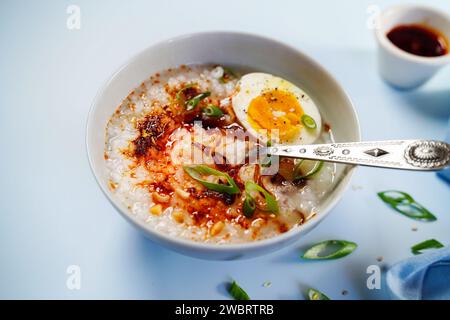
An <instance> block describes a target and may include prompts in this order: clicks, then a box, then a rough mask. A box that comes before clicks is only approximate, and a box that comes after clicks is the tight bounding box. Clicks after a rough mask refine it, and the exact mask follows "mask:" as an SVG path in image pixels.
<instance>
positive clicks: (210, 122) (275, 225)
mask: <svg viewBox="0 0 450 320" xmlns="http://www.w3.org/2000/svg"><path fill="white" fill-rule="evenodd" d="M280 79H281V78H277V77H274V76H271V75H268V74H263V73H251V74H246V75H244V76H242V77H240V76H239V75H237V74H235V72H233V71H231V70H229V69H227V68H225V67H222V66H213V65H194V66H180V67H177V68H173V69H168V70H165V71H163V72H161V73H156V74H154V75H152V76H151V77H150V78H149V79H147V80H146V81H144V82H143V83H142V84H141V85H140V86H139V87H137V88H136V89H135V90H133V91H132V92H131V93H130V94H129V95H128V97H126V99H125V100H123V102H122V103H121V105H120V106H119V107H118V108H117V110H116V111H115V113H114V114H113V115H112V116H111V118H110V120H109V122H108V125H107V128H106V143H105V162H106V169H107V175H108V179H109V188H110V189H111V191H112V193H113V194H114V196H115V197H117V198H118V199H119V201H120V202H122V203H123V204H124V205H125V206H126V207H127V208H128V211H129V214H130V215H131V216H133V218H134V219H140V220H142V221H145V222H146V223H147V224H148V227H149V228H151V229H154V230H156V231H158V232H160V233H163V234H166V235H169V236H172V237H178V238H184V239H191V240H193V241H198V242H210V243H239V242H251V241H256V240H260V239H265V238H270V237H274V236H276V235H279V234H281V233H284V232H286V231H288V230H290V229H291V228H295V227H298V226H300V225H301V224H303V223H304V222H305V221H307V220H308V219H311V218H313V217H314V215H315V214H317V206H318V203H319V202H320V201H321V199H322V198H323V197H324V196H325V195H326V193H327V192H328V191H329V190H330V188H332V185H333V183H334V181H333V179H334V172H335V166H334V165H333V164H329V163H319V162H314V161H309V160H305V161H300V160H293V159H290V158H280V159H271V158H270V157H266V158H265V159H259V160H258V161H256V162H253V163H252V162H250V161H248V160H249V153H251V152H249V151H250V150H253V149H255V148H257V147H260V146H261V145H264V144H269V143H273V142H276V143H292V144H294V143H296V144H298V143H310V142H311V141H315V142H319V143H325V142H330V141H331V129H330V127H329V126H328V125H327V124H326V123H325V122H324V121H322V119H321V118H320V113H319V112H318V110H317V108H316V107H315V105H314V101H313V100H312V99H311V98H309V97H308V96H307V94H306V93H304V92H303V91H301V89H299V88H297V87H295V86H293V85H292V84H291V83H289V82H287V81H285V80H283V79H281V80H280ZM265 129H267V130H269V131H270V130H273V132H275V131H276V132H278V136H275V134H272V135H271V134H270V133H269V134H266V133H265V136H264V139H249V138H248V136H249V135H250V136H252V137H254V136H257V135H258V137H259V138H261V135H260V133H261V132H264V130H265ZM274 163H276V169H277V170H276V171H275V172H272V173H270V171H268V168H270V167H273V166H274ZM267 172H269V173H267Z"/></svg>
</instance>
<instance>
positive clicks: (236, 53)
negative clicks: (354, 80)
mask: <svg viewBox="0 0 450 320" xmlns="http://www.w3.org/2000/svg"><path fill="white" fill-rule="evenodd" d="M193 63H214V64H221V65H226V66H231V67H232V66H241V67H242V66H245V68H247V69H253V70H260V71H264V72H269V73H272V74H275V75H278V76H281V77H283V78H286V79H288V80H290V81H292V82H293V83H295V84H297V85H298V86H299V87H301V88H303V89H304V90H305V91H306V92H307V93H308V94H309V95H310V96H311V97H312V98H313V99H314V100H315V102H316V103H317V105H318V107H319V108H320V111H321V113H322V116H323V118H324V119H325V120H326V121H327V122H328V123H329V124H330V125H331V127H332V129H333V131H334V135H335V138H336V141H359V140H360V131H359V123H358V119H357V116H356V112H355V110H354V108H353V105H352V103H351V101H350V99H349V97H348V96H347V95H346V93H345V92H344V90H342V88H341V87H340V85H339V84H338V83H337V82H336V80H335V79H334V78H333V77H332V76H331V75H330V74H329V73H328V72H327V71H325V70H324V69H323V68H322V67H321V66H320V65H318V64H317V63H316V62H314V61H313V60H312V59H311V58H309V57H308V56H306V55H305V54H303V53H301V52H300V51H298V50H297V49H295V48H292V47H289V46H287V45H285V44H282V43H280V42H277V41H274V40H271V39H267V38H264V37H260V36H256V35H250V34H244V33H234V32H207V33H196V34H191V35H185V36H181V37H178V38H175V39H170V40H167V41H164V42H161V43H159V44H155V45H152V46H150V47H149V48H147V49H145V50H144V51H143V52H141V53H139V54H138V55H137V56H135V57H133V58H131V59H130V60H129V61H128V62H127V63H126V64H125V65H124V66H122V67H121V68H120V69H119V71H117V72H116V73H115V74H114V75H113V76H112V77H111V78H110V79H109V80H108V82H107V83H106V84H105V86H104V87H103V88H102V89H101V90H100V91H99V93H98V94H97V96H96V98H95V100H94V102H93V105H92V108H91V111H90V113H89V117H88V123H87V136H86V143H87V152H88V158H89V162H90V165H91V168H92V171H93V173H94V175H95V178H96V179H97V182H98V184H99V185H100V187H101V189H102V191H103V192H104V194H105V195H106V196H107V198H108V199H109V200H110V201H111V203H112V204H113V205H114V207H115V208H116V209H117V211H118V212H119V213H120V214H121V215H122V216H123V217H124V218H125V219H126V220H128V221H129V222H130V223H131V224H132V225H134V226H135V227H137V228H138V229H139V230H141V231H143V233H144V234H145V235H146V236H148V237H149V238H150V239H152V240H153V241H155V242H157V243H159V244H162V245H164V246H166V247H168V248H171V249H173V250H175V251H178V252H180V253H183V254H186V255H190V256H195V257H200V258H205V259H221V260H231V259H238V258H249V257H252V256H257V255H262V254H266V253H269V252H271V251H274V250H276V249H279V248H282V247H284V246H286V245H287V244H289V243H292V242H293V241H295V240H297V239H299V238H300V237H301V236H302V235H304V234H306V233H307V232H308V231H310V230H312V229H313V228H314V227H316V226H317V225H318V224H319V222H320V221H322V220H323V219H324V218H325V217H326V216H327V215H328V213H329V211H330V209H331V208H332V207H334V206H335V204H336V203H337V201H338V200H339V199H340V198H341V197H342V195H343V193H344V190H345V189H346V187H347V185H348V184H349V181H350V177H351V175H352V172H353V170H354V168H353V167H349V166H339V167H338V170H337V173H336V181H337V184H336V186H335V188H334V189H333V190H332V191H331V192H330V194H329V196H328V197H326V198H325V199H324V200H323V202H322V203H321V205H320V206H319V208H318V211H319V213H318V215H317V216H316V217H314V218H313V219H311V220H310V221H308V222H306V223H305V224H304V225H302V226H300V227H298V228H294V229H292V230H290V231H288V232H286V233H284V234H281V235H279V236H276V237H273V238H270V239H267V240H262V241H257V242H251V243H243V244H224V245H218V244H206V243H199V242H193V241H189V240H184V239H180V238H173V237H169V236H167V235H165V234H162V233H159V232H156V231H154V230H153V229H152V228H150V227H149V226H148V225H147V224H146V223H145V222H143V221H141V220H138V219H136V218H134V217H133V216H132V215H130V213H129V210H128V209H127V208H126V207H125V206H124V205H123V204H122V203H121V202H120V201H118V199H116V197H115V196H114V194H113V193H112V192H111V191H110V189H109V188H108V180H107V175H106V168H105V160H104V156H103V155H104V148H105V128H106V124H107V122H108V119H109V118H110V117H111V115H112V113H113V112H114V110H115V109H116V108H117V107H118V106H119V104H120V103H121V101H122V99H124V98H125V97H126V96H127V95H128V93H129V92H130V91H131V90H132V89H133V88H135V87H137V86H138V85H139V84H140V83H142V81H143V80H145V79H147V78H148V77H149V76H150V75H151V74H153V73H155V72H157V71H161V70H164V69H167V68H169V67H175V66H179V65H181V64H193Z"/></svg>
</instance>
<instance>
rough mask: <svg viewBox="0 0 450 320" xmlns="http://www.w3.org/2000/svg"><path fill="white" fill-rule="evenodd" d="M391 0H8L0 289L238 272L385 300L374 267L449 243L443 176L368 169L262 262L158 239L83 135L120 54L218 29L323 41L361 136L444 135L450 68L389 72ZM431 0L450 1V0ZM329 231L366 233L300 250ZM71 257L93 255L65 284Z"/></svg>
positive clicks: (248, 283)
mask: <svg viewBox="0 0 450 320" xmlns="http://www.w3.org/2000/svg"><path fill="white" fill-rule="evenodd" d="M417 2H422V3H427V2H429V1H417ZM392 3H394V2H393V1H361V0H358V1H356V0H355V1H349V0H346V1H317V0H316V1H241V0H239V1H238V0H228V1H216V2H213V1H207V0H205V1H203V0H202V1H191V2H189V4H187V3H186V2H185V1H127V2H125V1H118V0H116V1H76V0H73V1H4V0H2V1H1V2H0V48H1V50H0V70H1V73H0V137H1V138H0V139H1V140H0V141H1V144H0V147H1V149H0V150H1V151H0V152H1V157H0V163H1V168H2V174H1V179H0V194H1V201H0V298H74V299H82V298H125V299H128V298H134V299H159V298H166V299H171V298H175V299H182V298H190V299H196V298H202V299H210V298H218V299H222V298H228V296H227V294H226V291H225V289H224V288H225V287H224V283H225V282H227V281H229V280H230V279H236V280H237V281H238V282H239V283H240V284H241V286H242V287H244V288H245V289H246V290H247V292H248V293H249V295H250V296H251V297H252V298H255V299H257V298H260V299H303V291H304V290H305V289H306V288H308V287H310V286H312V287H315V288H317V289H320V290H322V291H323V292H325V293H326V294H327V295H328V296H330V297H331V298H333V299H342V298H345V299H347V298H349V299H380V298H381V299H383V298H388V297H389V295H388V294H387V291H386V288H385V285H384V283H383V285H382V288H381V289H380V290H369V289H367V286H366V279H367V276H368V275H367V274H366V269H367V267H368V266H369V265H372V264H377V265H380V266H381V267H383V268H385V267H387V266H389V265H391V264H392V263H395V262H396V261H399V260H401V259H403V258H406V257H409V256H411V253H410V247H411V246H412V245H413V244H416V243H417V242H421V241H423V240H426V239H429V238H436V239H438V240H439V241H441V242H442V243H444V244H450V233H449V232H448V230H449V227H450V212H449V197H450V188H449V186H448V185H447V184H446V183H445V182H443V181H442V180H440V179H438V178H437V177H436V175H435V174H433V173H431V174H427V173H411V172H400V171H388V170H379V169H370V168H359V169H358V170H357V172H356V174H355V176H354V179H353V180H352V183H351V187H350V188H349V190H348V191H347V193H346V194H345V196H344V198H343V199H342V201H341V202H340V203H339V204H338V206H336V207H335V208H334V209H333V210H332V212H331V214H330V216H329V217H328V218H327V219H326V220H325V221H324V222H323V223H322V224H321V225H320V226H319V227H317V229H315V230H314V231H313V232H311V233H310V234H308V235H307V236H305V237H304V238H302V239H301V240H300V241H298V242H297V243H295V244H294V245H291V246H290V247H287V248H285V249H283V250H281V251H278V252H276V253H273V254H270V255H267V256H264V257H260V258H255V259H252V260H245V261H233V262H218V261H203V260H197V259H193V258H189V257H185V256H182V255H179V254H177V253H174V252H171V251H168V250H166V249H164V248H161V247H159V246H157V245H155V244H153V243H152V242H150V241H149V240H147V239H145V238H144V237H143V236H142V235H141V234H139V233H138V232H137V231H136V230H134V229H133V228H132V227H131V226H130V225H128V224H127V223H126V222H125V221H124V220H123V219H122V218H121V217H120V216H119V215H118V214H117V213H116V212H115V211H114V209H113V207H112V206H111V205H110V204H109V202H108V201H107V200H106V198H105V197H104V196H103V194H102V193H101V191H100V189H99V187H98V186H97V185H96V182H95V181H94V178H93V176H92V174H91V172H90V169H89V165H88V161H87V157H86V151H85V142H84V140H85V125H86V117H87V113H88V110H89V108H90V104H91V102H92V100H93V98H94V95H95V94H96V91H97V90H98V89H99V87H100V86H101V85H102V84H103V82H104V81H105V80H106V79H107V78H108V77H109V76H110V75H111V74H112V73H113V71H115V70H116V69H117V68H118V66H120V65H121V64H122V63H123V62H124V61H126V60H127V59H128V58H129V57H130V56H132V55H134V54H135V53H137V52H139V51H140V50H142V49H144V48H145V47H147V46H149V45H151V44H153V43H155V42H157V41H159V40H163V39H166V38H169V37H172V36H177V35H180V34H183V33H189V32H195V31H205V30H236V31H248V32H253V33H258V34H262V35H266V36H269V37H273V38H275V39H279V40H281V41H284V42H286V43H288V44H291V45H293V46H295V47H297V48H299V49H300V50H303V51H304V52H306V53H308V54H309V55H311V56H312V57H313V58H315V59H316V60H317V61H318V62H320V63H321V64H322V65H324V66H325V67H326V68H327V69H328V70H329V71H330V72H331V73H332V74H333V75H334V76H335V77H336V78H337V79H338V80H339V81H340V82H341V83H342V85H343V87H344V88H345V89H346V90H347V92H348V93H349V95H350V96H351V97H352V99H353V101H354V103H355V106H356V108H357V111H358V114H359V117H360V121H361V127H362V134H363V138H364V139H372V140H375V139H392V138H419V137H420V138H433V139H443V138H444V137H445V133H446V130H447V119H448V114H449V112H450V105H449V101H450V88H449V84H450V69H449V67H447V68H446V69H444V70H442V72H440V73H439V74H438V75H437V76H436V77H435V78H433V79H432V81H431V82H430V83H428V84H427V85H426V86H425V87H423V88H421V89H420V90H418V91H414V92H399V91H395V90H393V89H391V88H390V87H389V86H387V85H386V84H385V83H383V82H382V81H381V80H380V78H379V76H378V74H377V72H376V65H375V42H374V39H373V35H372V30H370V29H369V28H368V27H367V26H366V23H367V20H368V18H369V16H370V12H371V9H370V8H373V7H369V6H370V5H376V6H379V7H380V8H385V7H386V6H388V5H390V4H392ZM395 3H398V1H397V2H395ZM70 4H75V5H78V6H80V8H81V30H72V31H70V30H68V29H67V28H66V19H67V17H68V15H67V13H66V8H67V6H68V5H70ZM433 5H434V6H435V7H438V8H442V9H443V10H446V11H447V12H450V2H449V1H443V0H442V1H433ZM368 8H369V9H368ZM205 49H206V50H207V48H205ZM274 59H276V57H274ZM385 189H399V190H403V191H407V192H409V193H411V194H412V195H413V196H414V197H415V198H416V199H417V200H418V201H419V202H421V203H422V204H423V205H425V206H426V207H427V208H429V209H430V210H431V211H432V212H434V213H435V215H436V216H437V217H438V221H437V222H434V223H420V222H415V221H413V220H409V219H408V218H406V217H404V216H402V215H400V214H397V213H395V212H393V211H391V210H390V209H389V208H387V207H386V206H385V205H384V204H383V203H382V202H381V201H379V200H378V199H377V197H376V192H377V191H381V190H385ZM413 227H417V229H418V230H417V231H412V228H413ZM331 238H340V239H346V240H350V241H355V242H357V243H358V245H359V247H358V249H357V251H355V252H354V253H353V254H352V255H350V256H348V257H346V258H344V259H341V260H336V261H325V262H317V263H315V262H314V263H311V262H308V263H306V262H302V261H300V259H299V255H300V252H301V250H302V249H303V248H305V247H307V246H308V245H310V244H312V243H314V242H317V241H321V240H326V239H331ZM379 256H382V257H383V261H382V262H379V261H377V257H379ZM69 265H78V266H80V268H81V289H80V290H69V289H68V288H67V287H66V279H67V274H66V269H67V267H68V266H69ZM265 281H270V282H271V283H272V285H271V286H270V287H267V288H266V287H263V286H262V284H263V283H264V282H265ZM342 290H347V291H348V294H347V295H345V296H344V295H342Z"/></svg>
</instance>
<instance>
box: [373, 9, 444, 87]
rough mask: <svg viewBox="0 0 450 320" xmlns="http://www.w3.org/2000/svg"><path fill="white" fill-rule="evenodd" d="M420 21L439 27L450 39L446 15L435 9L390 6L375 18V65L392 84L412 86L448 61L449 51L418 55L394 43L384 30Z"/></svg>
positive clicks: (427, 77) (431, 74)
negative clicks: (376, 46) (438, 54)
mask: <svg viewBox="0 0 450 320" xmlns="http://www.w3.org/2000/svg"><path fill="white" fill-rule="evenodd" d="M405 24H406V25H407V24H421V25H425V26H428V27H431V28H432V29H434V30H438V31H440V32H441V33H442V34H443V35H444V36H445V37H446V38H447V40H450V17H449V16H448V15H447V14H446V13H444V12H442V11H439V10H436V9H433V8H430V7H425V6H413V5H399V6H392V7H389V8H388V9H386V10H384V11H383V12H381V13H380V14H379V15H378V16H377V18H376V20H375V36H376V39H377V42H378V69H379V72H380V75H381V76H382V78H384V79H385V80H386V81H387V82H388V83H390V84H391V85H393V86H394V87H397V88H400V89H413V88H416V87H418V86H420V85H422V84H424V83H425V82H426V81H428V80H429V79H430V78H431V77H432V76H433V75H434V74H435V73H436V72H437V71H438V70H439V69H440V68H442V67H443V66H445V65H446V64H448V63H449V62H450V54H449V53H447V54H445V55H443V56H437V57H422V56H418V55H414V54H411V53H408V52H406V51H404V50H402V49H400V48H398V47H397V46H395V45H394V44H393V43H392V42H391V41H390V40H389V39H388V37H387V33H388V32H389V31H390V30H392V29H393V28H394V27H396V26H398V25H405Z"/></svg>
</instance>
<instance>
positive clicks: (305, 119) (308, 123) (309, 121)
mask: <svg viewBox="0 0 450 320" xmlns="http://www.w3.org/2000/svg"><path fill="white" fill-rule="evenodd" d="M302 123H303V125H304V126H305V127H307V128H308V129H315V128H317V124H316V121H314V119H313V118H311V117H310V116H308V115H307V114H304V115H302Z"/></svg>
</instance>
